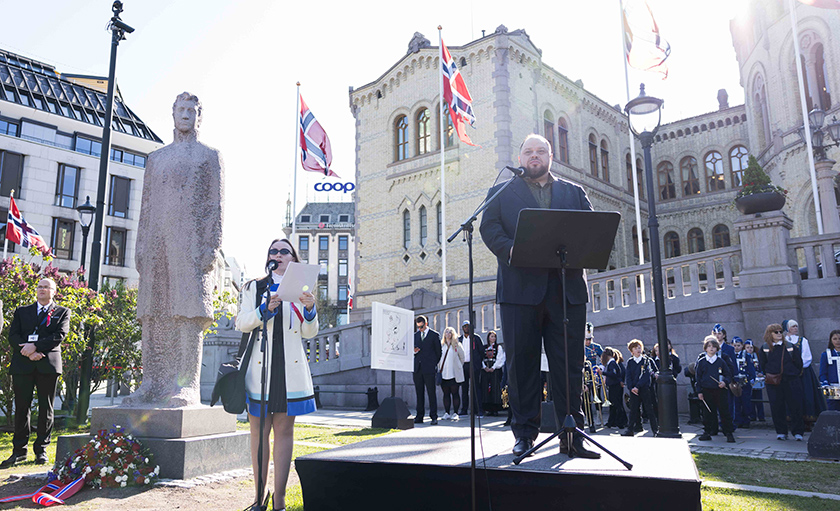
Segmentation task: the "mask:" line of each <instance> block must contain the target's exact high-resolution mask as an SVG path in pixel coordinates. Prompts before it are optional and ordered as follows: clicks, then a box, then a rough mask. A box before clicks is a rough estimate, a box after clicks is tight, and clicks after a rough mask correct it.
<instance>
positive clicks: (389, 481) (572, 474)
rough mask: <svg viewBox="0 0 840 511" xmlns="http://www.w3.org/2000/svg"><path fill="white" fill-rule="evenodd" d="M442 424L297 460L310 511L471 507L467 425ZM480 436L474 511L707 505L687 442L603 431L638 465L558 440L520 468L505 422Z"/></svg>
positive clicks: (668, 509) (654, 510)
mask: <svg viewBox="0 0 840 511" xmlns="http://www.w3.org/2000/svg"><path fill="white" fill-rule="evenodd" d="M445 423H446V421H441V425H440V426H428V425H424V426H421V427H417V428H414V429H412V430H408V431H402V432H399V433H393V434H390V435H385V436H383V437H378V438H374V439H371V440H367V441H364V442H359V443H355V444H352V445H347V446H343V447H337V448H335V449H330V450H327V451H323V452H319V453H315V454H310V455H307V456H303V457H300V458H297V459H296V460H295V467H296V469H297V472H298V475H299V476H300V481H301V487H302V489H303V503H304V508H305V509H314V510H330V509H340V510H345V509H351V508H356V509H365V510H366V511H377V510H381V511H392V510H394V509H400V510H406V509H417V510H423V511H428V510H429V509H435V510H436V511H440V510H446V509H452V510H463V509H467V508H468V507H469V504H470V497H469V496H470V442H469V434H470V430H469V428H464V427H452V426H450V425H444V424H445ZM480 433H481V435H480V437H479V435H478V432H477V433H476V452H477V453H478V459H477V460H476V508H477V509H497V510H507V509H514V510H516V509H519V510H526V509H538V510H549V509H573V510H578V509H579V510H586V511H600V510H604V511H606V510H621V511H626V510H639V511H660V510H661V511H682V510H684V511H698V510H700V509H701V507H700V476H699V474H698V473H697V468H696V466H695V465H694V460H693V459H692V457H691V453H690V451H689V448H688V443H687V442H686V441H684V440H682V439H667V438H635V437H634V438H627V437H621V436H617V435H597V436H596V437H595V438H596V439H597V440H598V441H599V442H601V443H603V445H604V446H605V447H606V448H608V449H610V450H612V451H613V452H615V453H616V454H618V455H619V456H621V457H622V458H624V459H625V460H627V461H628V462H630V463H632V464H633V470H632V471H628V470H626V469H625V468H624V467H623V466H622V465H621V463H619V462H618V461H616V460H614V459H612V458H610V457H608V456H604V457H602V458H601V459H600V460H584V459H580V458H575V459H572V460H570V459H569V458H568V457H567V456H565V455H561V454H558V444H557V442H551V443H549V444H548V445H547V446H546V447H545V448H543V449H542V450H540V451H539V452H537V454H536V455H535V456H533V457H531V458H527V459H526V460H524V461H523V462H522V463H521V464H520V465H518V466H515V465H513V454H511V452H510V449H511V448H512V446H513V443H514V438H513V435H511V433H510V431H509V429H507V428H503V427H502V426H501V425H500V423H497V424H494V425H491V426H489V427H488V426H485V427H483V428H482V429H481V431H480ZM541 437H543V438H545V436H544V435H541ZM480 440H481V441H482V442H480ZM539 440H540V439H538V441H539ZM482 443H483V453H484V456H485V457H484V460H482V458H481V453H482ZM485 466H486V469H485ZM488 488H489V490H488ZM491 506H492V507H491Z"/></svg>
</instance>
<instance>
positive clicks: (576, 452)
mask: <svg viewBox="0 0 840 511" xmlns="http://www.w3.org/2000/svg"><path fill="white" fill-rule="evenodd" d="M560 454H568V455H569V457H570V458H585V459H588V460H597V459H600V458H601V453H598V452H595V451H590V450H589V449H587V448H586V447H584V446H583V437H582V436H580V435H575V436H574V437H573V438H572V453H571V454H569V446H567V445H566V443H565V441H564V440H561V441H560Z"/></svg>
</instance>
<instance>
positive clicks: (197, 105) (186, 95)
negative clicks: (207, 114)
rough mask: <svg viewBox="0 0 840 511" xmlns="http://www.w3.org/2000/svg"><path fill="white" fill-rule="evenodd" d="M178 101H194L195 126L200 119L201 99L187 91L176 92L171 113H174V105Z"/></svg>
mask: <svg viewBox="0 0 840 511" xmlns="http://www.w3.org/2000/svg"><path fill="white" fill-rule="evenodd" d="M179 101H187V102H191V103H195V120H196V126H198V124H199V123H200V119H201V100H199V99H198V96H196V95H195V94H190V93H189V92H182V93H180V94H178V97H177V98H175V102H174V103H172V113H173V114H174V113H175V107H176V106H177V105H178V102H179Z"/></svg>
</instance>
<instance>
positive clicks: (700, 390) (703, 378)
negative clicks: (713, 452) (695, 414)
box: [696, 335, 735, 443]
mask: <svg viewBox="0 0 840 511" xmlns="http://www.w3.org/2000/svg"><path fill="white" fill-rule="evenodd" d="M719 346H720V344H719V343H718V341H717V339H715V338H714V336H711V335H710V336H708V337H706V339H705V340H704V341H703V350H704V351H705V352H706V355H705V356H704V357H703V358H701V359H700V361H699V362H697V368H696V372H697V389H696V390H697V397H698V398H699V399H700V400H701V401H704V402H705V403H706V406H707V407H708V409H707V410H706V411H707V413H706V414H705V415H704V416H703V417H704V419H705V420H704V421H703V434H702V435H700V438H699V439H698V440H703V441H708V440H711V439H712V436H713V435H717V432H718V414H720V422H721V425H722V426H723V434H725V435H726V441H727V442H729V443H735V437H734V436H733V435H732V431H733V429H734V427H733V425H732V416H731V415H729V406H728V403H727V398H726V393H727V390H726V387H727V385H729V382H731V381H732V373H731V372H730V370H729V364H727V363H726V362H724V361H723V359H722V358H721V357H719V356H718V355H717V353H718V347H719Z"/></svg>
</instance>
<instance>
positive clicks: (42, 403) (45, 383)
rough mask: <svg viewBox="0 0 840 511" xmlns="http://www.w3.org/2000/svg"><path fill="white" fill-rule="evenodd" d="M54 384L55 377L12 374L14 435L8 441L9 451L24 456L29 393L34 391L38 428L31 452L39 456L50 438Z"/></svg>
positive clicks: (29, 428) (38, 374) (28, 428)
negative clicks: (36, 395)
mask: <svg viewBox="0 0 840 511" xmlns="http://www.w3.org/2000/svg"><path fill="white" fill-rule="evenodd" d="M57 383H58V374H41V373H30V374H13V375H12V389H13V390H14V393H15V434H14V436H13V438H12V452H13V453H14V454H17V455H18V456H25V455H26V451H27V444H29V435H30V433H31V432H32V428H31V425H30V421H29V418H30V417H29V416H30V414H29V410H30V408H31V407H32V392H33V391H35V390H37V392H38V425H37V429H36V436H35V443H34V444H32V450H33V451H35V454H41V453H42V452H44V451H45V450H46V448H47V445H49V443H50V439H51V437H52V429H53V417H54V411H53V403H54V402H55V391H56V386H57Z"/></svg>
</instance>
